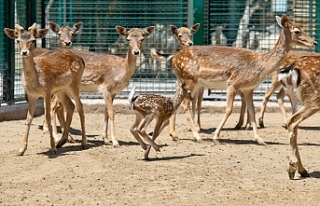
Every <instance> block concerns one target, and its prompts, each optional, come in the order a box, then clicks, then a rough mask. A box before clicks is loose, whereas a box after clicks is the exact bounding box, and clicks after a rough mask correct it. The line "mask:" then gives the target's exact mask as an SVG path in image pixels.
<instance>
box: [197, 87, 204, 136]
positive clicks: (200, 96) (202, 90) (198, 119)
mask: <svg viewBox="0 0 320 206" xmlns="http://www.w3.org/2000/svg"><path fill="white" fill-rule="evenodd" d="M203 93H204V88H201V89H200V90H199V93H198V101H197V111H198V117H197V123H196V125H197V127H198V128H199V130H198V131H199V132H200V130H201V122H200V113H201V105H202V100H203Z"/></svg>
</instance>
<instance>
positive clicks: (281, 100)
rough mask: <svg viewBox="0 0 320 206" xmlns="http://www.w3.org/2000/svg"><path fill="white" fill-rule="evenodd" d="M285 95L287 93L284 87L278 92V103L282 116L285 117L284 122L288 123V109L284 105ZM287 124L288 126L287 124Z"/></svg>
mask: <svg viewBox="0 0 320 206" xmlns="http://www.w3.org/2000/svg"><path fill="white" fill-rule="evenodd" d="M285 96H286V93H285V91H284V89H283V88H281V89H280V91H279V92H278V94H277V96H276V97H277V101H278V104H279V109H280V112H281V114H282V117H283V119H284V123H286V121H287V112H286V109H285V107H284V97H285ZM285 126H287V125H285Z"/></svg>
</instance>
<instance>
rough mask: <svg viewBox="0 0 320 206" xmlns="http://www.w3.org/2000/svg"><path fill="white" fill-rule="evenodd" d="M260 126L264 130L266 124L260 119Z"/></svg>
mask: <svg viewBox="0 0 320 206" xmlns="http://www.w3.org/2000/svg"><path fill="white" fill-rule="evenodd" d="M259 126H260V127H261V128H264V123H263V119H261V118H259Z"/></svg>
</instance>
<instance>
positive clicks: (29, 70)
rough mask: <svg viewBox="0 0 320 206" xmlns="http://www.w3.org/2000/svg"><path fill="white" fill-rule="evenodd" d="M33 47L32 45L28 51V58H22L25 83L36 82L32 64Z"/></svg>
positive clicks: (33, 64)
mask: <svg viewBox="0 0 320 206" xmlns="http://www.w3.org/2000/svg"><path fill="white" fill-rule="evenodd" d="M34 50H35V48H34V45H33V44H32V45H31V47H30V49H29V51H30V53H29V56H27V57H22V65H23V74H24V78H25V81H26V82H33V83H36V82H38V77H37V72H36V69H35V63H34V60H33V58H34Z"/></svg>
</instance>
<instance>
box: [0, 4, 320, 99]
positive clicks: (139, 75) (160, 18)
mask: <svg viewBox="0 0 320 206" xmlns="http://www.w3.org/2000/svg"><path fill="white" fill-rule="evenodd" d="M8 4H12V5H13V7H8V6H7V5H8ZM317 4H319V3H317V1H315V0H295V1H292V0H273V1H261V0H201V1H196V0H174V1H163V0H151V1H150V0H140V1H138V0H118V1H112V0H54V1H53V0H35V1H28V0H15V1H14V0H12V1H9V0H4V1H3V3H2V4H1V5H0V15H2V17H3V18H1V19H0V26H1V27H2V28H3V27H5V26H6V25H11V27H14V24H15V23H18V24H20V25H21V26H23V27H25V28H27V27H29V26H30V25H31V24H32V23H33V22H36V23H37V24H38V28H44V27H46V28H49V22H50V21H54V22H56V23H58V24H59V25H60V26H62V25H70V26H71V25H73V24H74V23H77V22H79V21H82V22H83V29H82V31H81V32H80V34H77V35H76V36H75V39H74V44H73V49H80V50H84V51H90V52H100V53H106V54H114V55H119V56H122V57H124V56H125V55H126V52H127V48H128V47H127V42H126V40H125V39H123V38H122V37H119V35H118V34H117V32H116V30H115V26H116V25H121V26H124V27H126V28H128V29H130V28H133V27H138V28H145V27H147V26H151V25H154V26H155V27H156V29H155V32H154V33H153V35H151V36H150V37H148V38H146V40H145V41H144V42H143V49H142V54H141V56H140V58H139V60H138V63H137V66H136V71H135V73H134V75H133V77H132V79H131V83H132V84H135V85H137V86H138V87H139V88H140V91H143V92H149V93H158V94H165V95H172V94H173V93H174V82H175V80H176V77H175V75H174V74H173V73H172V71H171V68H170V65H169V63H161V64H160V63H159V62H156V61H154V60H153V59H152V58H151V57H150V55H149V53H150V52H149V49H150V48H151V47H154V48H157V49H158V50H160V51H162V52H165V53H172V52H175V51H176V50H178V49H179V45H178V43H177V41H176V39H175V37H174V36H173V35H172V34H171V31H170V25H171V24H174V25H176V26H178V27H181V26H188V27H189V26H191V25H192V24H193V23H198V22H200V23H201V30H200V31H201V32H199V33H196V34H195V36H194V41H195V43H197V44H204V45H206V44H212V45H226V46H237V47H243V48H248V49H252V50H255V51H257V52H267V51H269V50H270V49H272V48H273V46H274V45H275V42H276V40H277V39H278V34H279V27H278V26H277V25H276V21H275V15H282V14H284V13H285V14H287V15H288V16H289V18H290V19H291V20H293V21H295V22H298V23H300V24H301V25H302V27H303V28H304V30H306V31H307V32H308V33H309V34H310V35H311V36H312V37H314V38H316V40H317V41H320V39H319V37H320V34H319V33H320V30H319V29H320V28H319V27H320V25H319V23H320V20H319V19H320V17H319V16H320V15H319V6H318V7H316V6H317ZM190 5H191V6H190ZM12 8H14V10H12V11H10V9H12ZM13 13H14V15H13V16H12V15H10V14H13ZM10 16H12V18H11V19H10ZM8 21H11V23H10V22H8ZM0 38H1V39H0V40H2V41H1V44H2V47H1V48H0V66H1V67H0V78H1V79H0V80H1V81H0V103H4V102H7V103H10V101H12V95H13V94H14V101H20V100H24V99H25V92H24V89H23V87H22V86H21V71H22V62H21V57H20V55H19V50H18V48H17V46H16V45H15V46H14V45H13V44H14V42H13V41H12V40H10V39H9V38H7V37H6V36H5V35H1V37H0ZM0 46H1V45H0ZM37 46H38V47H41V46H42V47H46V48H49V49H56V48H58V47H59V45H58V41H57V36H56V34H55V33H53V32H50V33H49V34H48V35H47V36H46V38H44V39H42V40H41V41H37ZM10 48H14V51H10ZM317 51H319V47H318V48H317ZM269 84H270V79H267V80H266V81H265V82H264V83H263V84H262V85H261V86H260V87H259V88H257V90H256V95H258V96H263V95H264V91H265V90H266V89H267V88H268V87H269ZM217 92H221V93H223V92H224V91H217ZM127 94H128V89H125V90H124V91H123V92H121V93H120V94H119V95H118V97H126V96H127ZM82 97H89V98H102V96H101V94H99V93H98V94H82Z"/></svg>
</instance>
